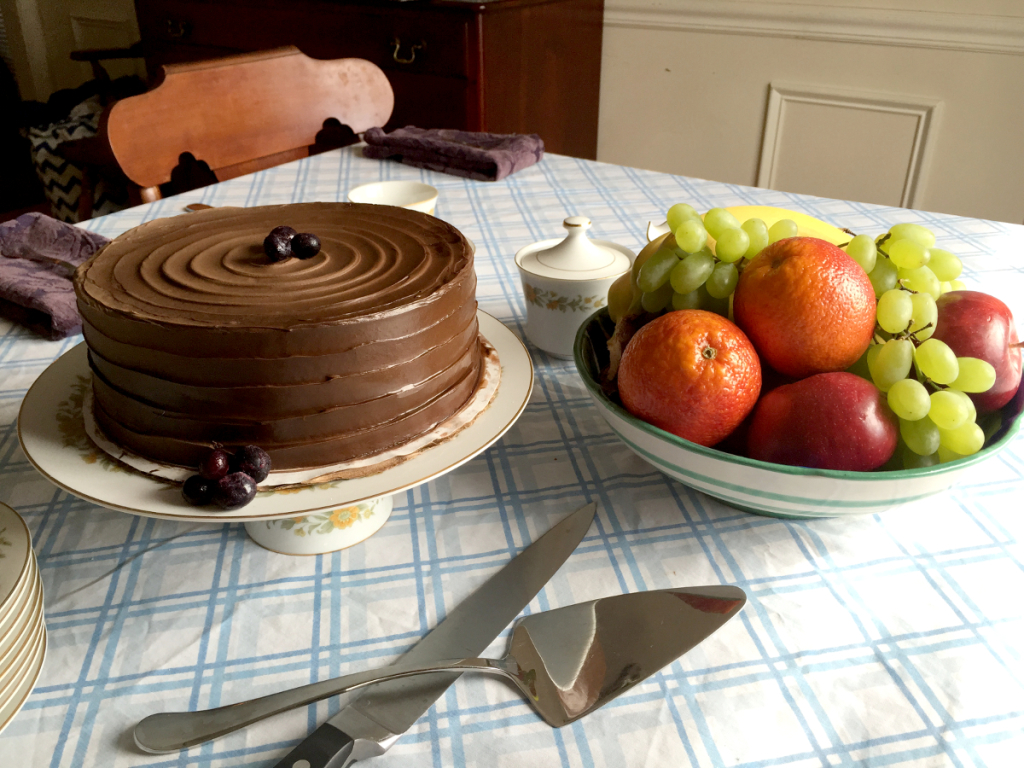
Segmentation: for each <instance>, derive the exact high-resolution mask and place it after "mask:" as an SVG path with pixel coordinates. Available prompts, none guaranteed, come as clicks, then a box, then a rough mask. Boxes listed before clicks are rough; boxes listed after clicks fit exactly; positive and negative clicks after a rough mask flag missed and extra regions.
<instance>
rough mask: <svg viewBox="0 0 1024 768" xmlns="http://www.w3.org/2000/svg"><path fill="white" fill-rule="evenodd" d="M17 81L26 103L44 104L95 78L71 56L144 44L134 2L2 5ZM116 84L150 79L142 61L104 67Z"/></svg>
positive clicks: (28, 0)
mask: <svg viewBox="0 0 1024 768" xmlns="http://www.w3.org/2000/svg"><path fill="white" fill-rule="evenodd" d="M0 13H2V15H3V20H4V26H5V28H6V32H7V42H8V46H9V49H10V56H11V59H12V62H13V64H14V76H15V77H16V78H17V80H18V86H19V88H20V90H21V96H22V98H24V99H36V100H39V101H45V100H46V99H47V98H48V97H49V96H50V94H51V93H53V92H54V91H57V90H60V89H61V88H74V87H75V86H78V85H81V84H82V83H84V82H85V81H86V80H89V79H90V78H91V77H92V70H91V68H90V67H89V65H88V64H86V63H84V62H77V61H72V60H71V58H70V54H71V52H72V51H74V50H80V49H83V48H127V47H128V46H129V45H131V44H132V43H134V42H136V41H137V40H138V39H139V29H138V23H137V21H136V19H135V6H134V4H133V2H132V0H0ZM104 66H105V68H106V70H107V71H108V72H109V73H110V76H111V77H112V78H117V77H120V76H121V75H126V74H139V75H143V74H144V73H145V68H144V67H143V65H142V62H141V61H138V60H123V61H116V60H112V61H109V62H104Z"/></svg>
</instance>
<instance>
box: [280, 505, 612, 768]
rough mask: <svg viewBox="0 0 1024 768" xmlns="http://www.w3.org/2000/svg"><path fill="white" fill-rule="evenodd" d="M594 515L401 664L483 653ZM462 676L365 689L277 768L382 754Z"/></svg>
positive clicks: (332, 764) (549, 541) (521, 564)
mask: <svg viewBox="0 0 1024 768" xmlns="http://www.w3.org/2000/svg"><path fill="white" fill-rule="evenodd" d="M596 511H597V504H595V503H594V502H591V503H590V504H587V505H585V506H583V507H580V509H578V510H576V511H575V512H573V513H572V514H571V515H569V516H568V517H567V518H566V519H565V520H563V521H561V522H560V523H558V524H557V525H556V526H554V527H553V528H552V529H551V530H549V531H548V532H547V533H545V534H544V535H543V536H541V537H540V538H539V539H538V540H537V541H535V542H534V543H533V544H531V545H530V546H529V547H527V548H526V549H525V550H523V552H521V553H520V554H519V555H518V556H517V557H515V558H514V559H513V560H512V561H511V562H510V563H509V564H508V565H506V566H505V567H504V568H502V569H501V570H500V571H499V572H498V573H496V574H495V575H494V576H492V577H491V578H490V579H488V580H487V581H486V582H485V583H484V584H483V585H482V586H481V587H480V588H479V589H477V590H476V592H474V593H473V594H472V595H470V596H469V597H468V598H466V599H465V600H463V601H462V602H461V603H459V605H458V606H456V608H455V609H454V610H453V611H451V613H449V614H448V615H447V616H446V617H445V619H444V620H443V621H442V622H441V623H440V624H438V625H437V626H436V627H434V629H433V630H431V632H430V633H429V634H428V635H427V636H426V637H424V638H423V639H422V640H420V641H419V642H418V643H417V644H416V645H415V646H413V647H412V648H411V649H410V650H409V651H408V652H406V653H405V654H404V655H403V656H402V657H401V662H402V663H408V662H415V663H419V662H421V661H423V662H426V661H432V660H436V659H442V658H445V657H452V656H463V657H468V656H478V655H479V654H481V653H483V651H484V649H485V648H487V646H488V645H490V644H491V643H492V642H493V641H494V638H496V637H497V636H498V635H499V634H500V633H501V631H502V630H503V629H505V627H507V626H508V625H509V624H510V623H511V621H512V620H513V619H514V618H515V617H516V616H518V615H519V613H520V611H522V610H523V608H525V607H526V606H527V605H528V604H529V602H530V600H532V599H533V598H534V596H535V595H536V594H537V593H538V592H539V591H540V590H541V587H543V586H544V585H545V584H546V583H547V582H548V580H549V579H550V578H551V577H552V576H553V575H554V573H555V571H557V570H558V569H559V567H560V566H561V565H562V563H564V562H565V560H566V558H568V557H569V555H570V554H572V552H573V550H575V549H576V545H578V544H579V543H580V541H582V539H583V536H584V535H585V534H586V532H587V529H589V528H590V524H591V522H592V521H593V519H594V513H595V512H596ZM458 678H459V673H453V674H437V675H430V676H428V677H413V678H405V679H402V680H393V681H391V682H387V683H381V684H379V685H375V686H373V687H371V688H367V689H366V690H365V691H364V692H363V693H362V695H360V696H358V697H357V698H356V699H355V700H354V701H352V702H350V703H349V704H348V705H346V706H345V707H343V708H342V709H341V711H340V712H338V714H336V715H335V716H334V717H332V718H330V719H329V720H328V721H327V722H325V723H324V724H323V725H321V726H320V727H319V728H317V729H316V730H315V731H313V733H312V734H310V735H309V736H308V737H307V738H306V739H305V740H304V741H303V742H302V743H300V744H299V745H298V746H297V747H296V748H295V749H293V750H292V751H291V752H289V753H288V754H287V755H286V756H285V758H284V759H283V760H281V761H280V762H279V763H278V764H277V766H276V768H307V767H308V768H345V766H349V765H351V764H352V763H354V762H356V761H357V760H365V759H366V758H368V757H376V756H377V755H382V754H384V753H385V752H386V751H387V750H388V749H389V748H390V747H391V745H392V744H394V743H395V741H397V740H398V737H399V736H401V735H402V734H403V733H405V732H406V731H407V730H408V729H409V728H410V727H412V725H413V723H415V722H416V721H417V720H419V719H420V716H421V715H423V713H424V712H426V711H427V710H428V709H429V708H430V706H431V705H432V704H433V703H434V701H436V700H437V699H438V698H439V697H440V696H441V694H442V693H444V692H445V691H446V690H447V689H448V686H449V685H451V684H452V683H454V682H455V681H456V680H457V679H458ZM303 761H305V762H303Z"/></svg>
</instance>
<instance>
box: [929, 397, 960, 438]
mask: <svg viewBox="0 0 1024 768" xmlns="http://www.w3.org/2000/svg"><path fill="white" fill-rule="evenodd" d="M931 401H932V403H931V408H930V409H929V410H928V418H929V419H931V420H932V421H934V422H935V426H937V427H938V428H939V429H956V428H957V427H959V426H960V425H961V424H963V423H964V422H965V421H967V414H968V410H967V406H965V405H964V404H963V401H962V400H961V399H960V398H959V397H957V396H956V395H954V394H951V393H949V392H947V391H946V390H944V389H940V390H939V391H938V392H932V395H931Z"/></svg>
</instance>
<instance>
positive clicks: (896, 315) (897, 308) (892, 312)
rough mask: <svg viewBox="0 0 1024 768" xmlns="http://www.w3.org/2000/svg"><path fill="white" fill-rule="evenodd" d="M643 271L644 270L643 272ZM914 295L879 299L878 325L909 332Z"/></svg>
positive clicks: (902, 293) (885, 295)
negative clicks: (911, 298)
mask: <svg viewBox="0 0 1024 768" xmlns="http://www.w3.org/2000/svg"><path fill="white" fill-rule="evenodd" d="M641 271H642V270H641ZM911 296H912V294H910V293H908V292H907V291H901V290H900V289H899V288H896V289H894V290H891V291H886V292H885V293H883V294H882V295H881V297H879V299H878V311H877V313H876V315H875V316H876V318H877V320H878V324H879V325H880V326H882V328H883V329H884V330H886V331H888V332H889V333H900V332H901V331H905V330H907V327H908V326H909V325H910V318H911V316H912V315H913V312H914V305H913V302H911V300H910V297H911Z"/></svg>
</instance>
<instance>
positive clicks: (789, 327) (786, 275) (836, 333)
mask: <svg viewBox="0 0 1024 768" xmlns="http://www.w3.org/2000/svg"><path fill="white" fill-rule="evenodd" d="M875 303H876V302H875V291H874V289H873V288H872V287H871V281H870V280H869V279H868V276H867V273H865V272H864V270H863V269H862V268H861V267H860V265H859V264H857V262H855V261H854V260H853V259H851V258H850V257H849V256H847V255H846V253H844V252H843V251H841V250H840V249H839V248H837V247H836V246H834V245H832V243H828V242H826V241H824V240H819V239H817V238H815V237H790V238H786V239H784V240H779V241H778V242H775V243H773V244H771V245H769V246H768V247H767V248H765V249H764V250H763V251H761V253H759V254H758V255H757V256H755V257H754V258H753V259H752V260H751V262H750V263H749V264H747V266H746V267H745V268H744V269H743V272H742V273H741V274H740V279H739V283H738V284H737V285H736V293H735V295H734V296H733V313H734V316H735V318H736V324H737V325H739V327H740V328H742V329H743V330H744V332H745V333H746V334H747V336H749V337H750V340H751V341H752V342H753V343H754V347H755V349H757V353H758V354H759V355H760V356H761V360H762V361H763V362H764V364H765V365H769V366H771V367H772V368H774V369H775V370H777V371H779V372H780V373H783V374H785V375H787V376H792V377H794V378H798V379H800V378H804V377H806V376H812V375H814V374H816V373H827V372H830V371H845V370H846V369H847V368H849V367H850V366H851V365H853V364H854V363H855V362H857V359H858V358H859V357H860V356H861V355H862V354H864V351H865V350H866V349H867V348H868V344H870V343H871V336H872V334H873V333H874V329H875Z"/></svg>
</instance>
